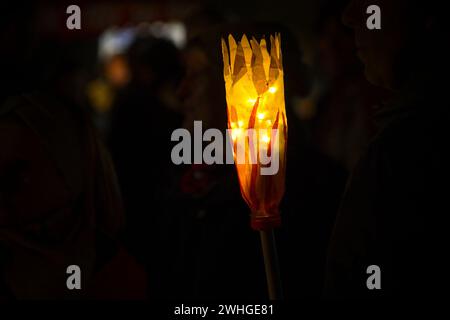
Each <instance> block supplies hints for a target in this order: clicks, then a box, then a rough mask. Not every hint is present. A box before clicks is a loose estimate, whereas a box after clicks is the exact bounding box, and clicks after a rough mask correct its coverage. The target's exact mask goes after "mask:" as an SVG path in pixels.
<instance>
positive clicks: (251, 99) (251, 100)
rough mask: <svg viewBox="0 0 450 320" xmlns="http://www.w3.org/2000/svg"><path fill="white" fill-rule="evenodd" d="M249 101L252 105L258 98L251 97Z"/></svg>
mask: <svg viewBox="0 0 450 320" xmlns="http://www.w3.org/2000/svg"><path fill="white" fill-rule="evenodd" d="M247 101H248V103H250V104H251V105H252V106H253V105H254V104H255V103H256V99H253V98H249V99H248V100H247Z"/></svg>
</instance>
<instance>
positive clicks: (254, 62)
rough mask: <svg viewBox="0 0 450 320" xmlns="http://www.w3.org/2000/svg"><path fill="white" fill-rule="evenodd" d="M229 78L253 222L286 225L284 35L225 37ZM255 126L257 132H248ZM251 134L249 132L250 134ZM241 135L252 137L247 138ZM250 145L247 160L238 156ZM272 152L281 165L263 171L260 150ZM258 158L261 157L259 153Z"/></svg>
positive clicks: (239, 164)
mask: <svg viewBox="0 0 450 320" xmlns="http://www.w3.org/2000/svg"><path fill="white" fill-rule="evenodd" d="M222 53H223V61H224V71H223V73H224V78H225V89H226V99H227V106H228V128H229V129H230V130H231V136H232V140H233V145H234V151H235V153H234V158H235V163H236V168H237V172H238V176H239V182H240V187H241V193H242V196H243V198H244V199H245V201H246V202H247V204H248V206H249V207H250V209H251V226H252V227H253V228H254V229H256V230H265V229H270V228H273V227H275V226H278V225H280V214H279V211H278V206H279V203H280V201H281V199H282V197H283V194H284V181H285V167H286V142H287V120H286V110H285V104H284V85H283V67H282V57H281V43H280V35H279V34H275V36H271V37H270V51H269V50H268V48H267V43H266V40H265V39H262V40H261V41H260V42H258V41H257V40H256V39H255V38H252V39H251V40H250V41H248V39H247V37H246V36H245V35H244V36H243V37H242V39H241V41H240V42H238V43H236V41H235V40H234V38H233V37H232V36H231V35H230V36H229V37H228V47H227V44H226V43H225V41H224V40H223V39H222ZM249 129H253V130H254V132H253V133H248V130H249ZM245 133H248V134H246V135H245V136H244V134H245ZM240 138H243V139H246V140H242V139H240ZM240 142H244V144H241V146H242V148H245V151H244V153H245V161H238V160H239V159H237V158H238V144H239V143H240ZM261 154H262V155H264V154H268V155H270V156H271V157H272V161H275V160H274V159H275V158H274V157H278V161H279V163H278V168H277V169H278V170H277V171H276V172H275V173H274V172H272V173H273V174H266V175H265V174H262V173H263V171H262V170H261V169H262V168H264V167H265V165H263V164H262V161H261V157H260V155H261ZM256 157H257V158H256ZM251 160H253V161H251Z"/></svg>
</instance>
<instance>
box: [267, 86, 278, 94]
mask: <svg viewBox="0 0 450 320" xmlns="http://www.w3.org/2000/svg"><path fill="white" fill-rule="evenodd" d="M269 92H270V93H275V92H277V88H276V87H270V88H269Z"/></svg>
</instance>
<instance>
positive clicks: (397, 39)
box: [342, 0, 426, 90]
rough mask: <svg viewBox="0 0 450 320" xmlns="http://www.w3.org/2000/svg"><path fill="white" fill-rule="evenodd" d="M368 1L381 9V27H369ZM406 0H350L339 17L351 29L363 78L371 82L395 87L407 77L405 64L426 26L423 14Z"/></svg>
mask: <svg viewBox="0 0 450 320" xmlns="http://www.w3.org/2000/svg"><path fill="white" fill-rule="evenodd" d="M370 5H378V6H379V7H380V10H381V29H373V30H370V29H369V28H368V27H367V19H368V18H369V17H370V16H371V13H369V14H368V13H367V8H368V7H369V6H370ZM416 9H417V8H415V7H414V5H413V4H411V2H410V1H408V0H375V1H374V0H351V1H350V3H349V4H348V6H347V8H346V9H345V11H344V13H343V16H342V20H343V22H344V24H345V25H347V26H349V27H350V28H352V29H353V31H354V35H355V44H356V48H357V50H358V52H357V54H358V57H359V58H360V59H361V61H362V62H363V63H364V67H365V74H366V78H367V79H368V80H369V81H370V82H371V83H372V84H374V85H378V86H382V87H385V88H387V89H391V90H396V89H398V88H399V87H400V86H401V85H402V84H403V83H404V82H405V80H406V78H407V77H408V74H409V72H410V70H409V68H408V66H411V61H412V59H413V56H414V52H417V50H415V49H416V48H417V47H418V45H419V46H420V37H422V36H423V34H424V33H423V30H425V29H426V15H425V14H422V13H421V12H419V10H416Z"/></svg>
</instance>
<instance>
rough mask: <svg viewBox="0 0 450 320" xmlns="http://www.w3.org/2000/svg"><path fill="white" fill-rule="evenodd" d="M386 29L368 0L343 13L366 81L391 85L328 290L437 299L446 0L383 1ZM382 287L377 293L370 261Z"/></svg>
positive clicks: (352, 183) (342, 226) (354, 179)
mask: <svg viewBox="0 0 450 320" xmlns="http://www.w3.org/2000/svg"><path fill="white" fill-rule="evenodd" d="M370 4H372V3H370ZM373 4H377V5H378V6H379V7H380V8H381V12H382V27H381V29H380V30H369V29H368V28H367V27H366V19H367V17H368V16H367V15H366V8H367V6H368V5H369V4H368V3H367V1H363V0H354V1H351V2H350V4H349V5H348V6H347V8H346V10H345V11H344V14H343V21H344V23H345V24H346V25H347V26H349V27H350V28H352V29H353V31H354V34H355V43H356V47H357V48H358V56H359V58H360V59H361V60H362V62H363V64H364V68H365V75H366V78H367V79H368V80H369V81H370V82H371V83H372V84H374V85H377V86H381V87H383V88H386V89H387V90H389V92H390V93H391V94H390V99H389V101H387V102H385V103H384V104H383V105H382V106H381V107H380V108H379V109H378V110H376V113H375V122H376V125H377V128H378V132H377V133H376V134H375V136H374V138H373V139H372V141H371V142H370V143H369V145H368V146H367V148H366V149H365V151H364V153H363V155H362V156H361V158H360V160H359V161H358V163H357V165H356V166H355V168H354V169H353V173H352V176H351V178H350V180H349V182H348V185H347V189H346V192H345V195H344V197H343V200H342V203H341V207H340V211H339V214H338V216H337V219H336V222H335V227H334V231H333V236H332V239H331V241H330V245H329V252H328V263H327V271H326V283H325V292H324V293H325V296H326V297H333V298H339V297H341V298H343V297H370V298H372V297H378V298H384V297H400V298H401V297H406V296H414V297H418V296H430V295H438V294H439V291H440V290H439V289H440V288H445V283H446V282H447V280H446V279H447V278H448V277H446V274H445V271H446V270H448V269H447V268H446V267H448V260H449V259H448V250H446V248H445V243H447V242H448V240H449V239H448V232H446V230H445V228H446V223H445V214H444V213H445V212H449V209H450V208H449V203H448V201H447V200H446V198H447V196H446V195H448V192H449V187H448V181H449V178H450V170H449V165H448V163H449V160H450V158H449V152H448V140H447V137H448V129H447V127H448V126H447V124H448V120H449V112H448V108H447V106H448V103H447V100H446V99H445V92H446V88H445V81H442V79H441V78H440V76H446V75H448V70H449V69H448V58H447V57H448V49H447V48H446V47H445V46H444V45H443V43H442V40H443V39H446V38H447V37H448V35H447V34H448V30H447V28H446V26H445V23H444V19H443V16H442V11H443V10H440V4H439V3H438V2H436V1H430V2H427V3H424V2H422V3H421V4H420V6H419V5H417V4H415V3H414V2H411V1H404V0H398V1H391V0H390V1H387V0H380V1H375V3H373ZM371 265H377V266H379V267H380V272H381V274H380V279H381V280H380V283H381V290H369V287H368V286H367V282H368V281H369V280H368V278H369V277H370V274H368V271H367V270H368V267H369V266H371Z"/></svg>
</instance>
